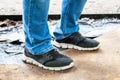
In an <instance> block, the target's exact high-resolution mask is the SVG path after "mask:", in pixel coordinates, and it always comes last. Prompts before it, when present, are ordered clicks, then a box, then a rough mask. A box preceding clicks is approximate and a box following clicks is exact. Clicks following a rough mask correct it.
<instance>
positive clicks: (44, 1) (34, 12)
mask: <svg viewBox="0 0 120 80" xmlns="http://www.w3.org/2000/svg"><path fill="white" fill-rule="evenodd" d="M49 2H50V0H23V24H24V33H25V46H26V48H27V49H28V50H29V51H30V52H31V53H32V54H34V55H39V54H44V53H46V52H48V51H50V50H52V49H53V48H54V47H53V45H52V43H51V35H50V32H49V29H48V23H47V19H48V10H49ZM85 3H86V0H63V1H62V11H61V19H60V21H59V23H58V24H57V25H56V28H55V30H54V33H53V34H54V37H55V38H56V39H63V38H65V37H67V36H69V35H71V34H72V33H74V32H78V30H79V24H78V22H77V20H78V19H79V17H80V15H81V12H82V10H83V7H84V5H85Z"/></svg>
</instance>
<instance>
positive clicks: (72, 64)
mask: <svg viewBox="0 0 120 80" xmlns="http://www.w3.org/2000/svg"><path fill="white" fill-rule="evenodd" d="M22 60H23V61H24V62H26V63H30V64H33V65H36V66H38V67H41V68H43V69H47V70H53V71H61V70H66V69H69V68H71V67H73V66H74V63H73V62H72V63H71V64H69V65H67V66H62V67H47V66H44V65H42V64H40V63H38V62H37V61H35V60H34V59H32V58H29V57H26V56H25V55H23V59H22Z"/></svg>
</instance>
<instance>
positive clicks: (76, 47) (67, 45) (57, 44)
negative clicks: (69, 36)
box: [53, 41, 100, 51]
mask: <svg viewBox="0 0 120 80" xmlns="http://www.w3.org/2000/svg"><path fill="white" fill-rule="evenodd" d="M53 45H54V46H56V47H59V48H71V49H76V50H83V51H85V50H88V51H90V50H97V49H99V48H100V44H99V45H98V46H96V47H92V48H83V47H79V46H76V45H73V44H66V43H58V42H56V41H53Z"/></svg>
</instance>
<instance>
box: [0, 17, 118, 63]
mask: <svg viewBox="0 0 120 80" xmlns="http://www.w3.org/2000/svg"><path fill="white" fill-rule="evenodd" d="M58 21H59V20H50V21H48V25H49V29H50V33H51V35H52V37H53V38H54V36H53V34H52V33H53V31H54V28H55V26H56V24H57V23H58ZM78 22H79V24H80V32H81V34H82V35H83V36H86V37H90V38H96V37H98V36H100V35H102V34H104V33H106V32H108V31H111V30H113V29H116V28H118V27H120V20H119V19H117V18H112V19H107V18H105V19H98V20H95V19H89V18H82V19H80V20H79V21H78ZM23 50H24V33H23V24H22V21H11V20H9V19H7V20H5V21H1V22H0V53H2V54H0V56H2V58H1V59H0V61H1V60H2V61H3V59H5V58H7V59H9V61H13V63H18V62H15V60H14V59H15V58H16V57H17V58H16V59H20V56H21V54H22V53H23ZM61 50H62V49H61ZM9 61H8V62H7V63H9ZM17 61H19V60H17ZM20 62H21V61H20ZM2 63H6V61H5V62H4V61H3V62H0V64H2ZM10 63H12V62H10Z"/></svg>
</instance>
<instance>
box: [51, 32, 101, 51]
mask: <svg viewBox="0 0 120 80" xmlns="http://www.w3.org/2000/svg"><path fill="white" fill-rule="evenodd" d="M53 44H54V45H55V46H56V47H61V48H73V49H77V50H96V49H98V48H99V47H100V43H99V42H97V41H96V40H93V39H90V38H86V37H83V36H82V35H81V34H80V33H79V32H75V33H73V34H72V35H70V36H69V37H67V38H65V39H62V40H54V41H53Z"/></svg>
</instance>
